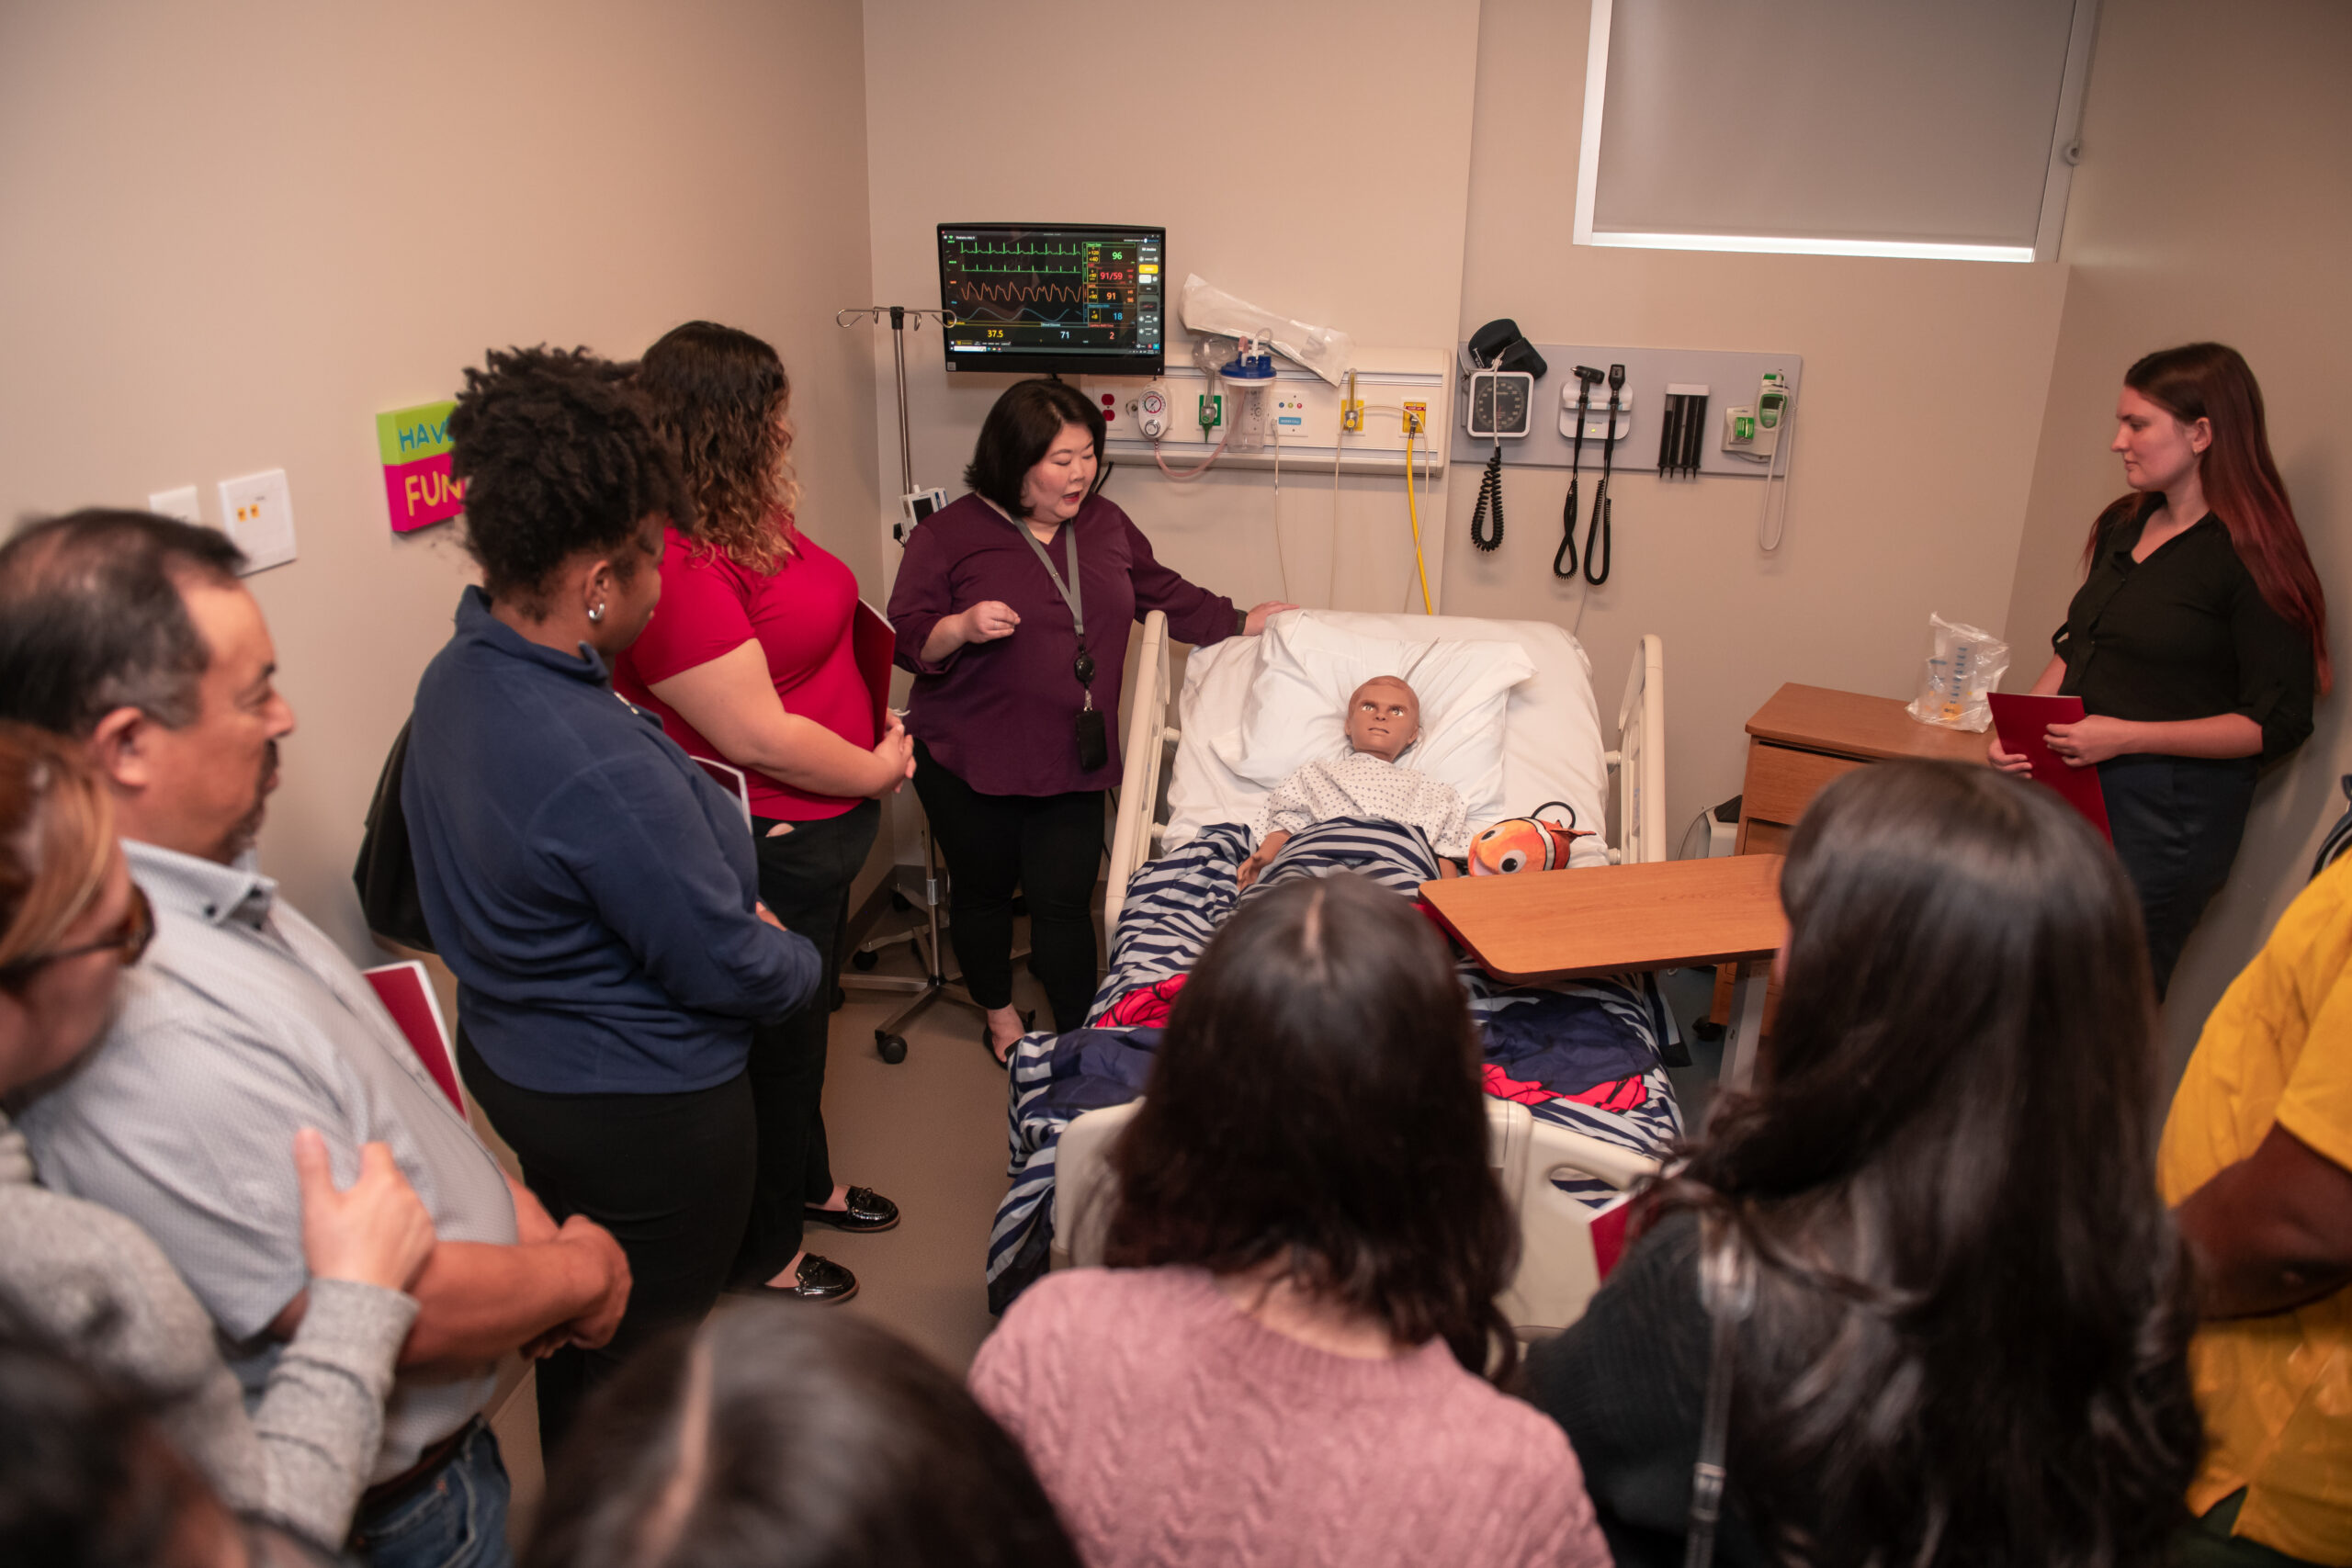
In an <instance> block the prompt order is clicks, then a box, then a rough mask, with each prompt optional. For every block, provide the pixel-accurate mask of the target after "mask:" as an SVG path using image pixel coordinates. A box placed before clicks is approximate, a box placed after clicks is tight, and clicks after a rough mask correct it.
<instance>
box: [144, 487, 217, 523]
mask: <svg viewBox="0 0 2352 1568" xmlns="http://www.w3.org/2000/svg"><path fill="white" fill-rule="evenodd" d="M147 510H148V511H150V512H152V513H154V514H155V515H156V516H158V517H175V518H177V519H179V521H181V522H183V523H199V524H200V523H202V522H203V521H204V514H203V513H200V512H198V510H197V505H196V487H195V486H194V485H182V486H180V487H179V489H177V490H159V491H155V492H154V493H153V495H150V496H149V497H148V498H147Z"/></svg>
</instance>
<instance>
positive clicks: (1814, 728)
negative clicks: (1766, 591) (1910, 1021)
mask: <svg viewBox="0 0 2352 1568" xmlns="http://www.w3.org/2000/svg"><path fill="white" fill-rule="evenodd" d="M1747 735H1748V740H1747V782H1746V783H1745V784H1743V785H1742V786H1741V789H1740V798H1739V839H1738V842H1737V846H1736V852H1738V853H1740V854H1744V855H1753V854H1770V855H1777V854H1782V853H1785V852H1787V849H1788V843H1789V833H1790V830H1791V829H1793V828H1794V827H1795V826H1796V821H1797V818H1800V817H1802V816H1804V808H1805V807H1807V806H1809V805H1811V804H1812V802H1813V797H1814V796H1815V795H1818V794H1819V793H1820V792H1821V786H1822V785H1824V784H1827V783H1828V782H1829V781H1830V780H1831V779H1834V778H1836V777H1837V776H1838V774H1840V773H1851V772H1853V771H1854V770H1855V769H1856V768H1866V767H1868V766H1870V765H1871V763H1872V762H1885V761H1895V760H1898V759H1902V758H1909V757H1918V758H1926V759H1928V760H1932V761H1948V762H1967V763H1972V764H1974V765H1976V766H1980V767H1989V766H1990V765H1991V764H1990V762H1988V761H1986V758H1985V739H1986V737H1985V735H1983V734H1981V733H1972V732H1971V731H1968V730H1965V729H1945V728H1942V727H1940V726H1939V725H1933V724H1921V723H1920V722H1919V721H1918V720H1917V719H1916V718H1913V717H1912V716H1911V715H1910V712H1909V710H1908V709H1907V708H1906V707H1905V705H1904V704H1903V702H1902V700H1901V699H1899V698H1896V697H1870V696H1864V695H1863V694H1860V693H1859V692H1837V691H1831V690H1830V689H1829V688H1827V687H1826V686H1799V685H1795V684H1790V685H1786V686H1782V687H1781V689H1780V690H1779V691H1777V692H1775V693H1773V694H1772V696H1771V700H1770V701H1769V702H1767V703H1766V704H1765V705H1763V706H1762V707H1760V708H1758V709H1757V710H1756V713H1755V716H1753V717H1751V718H1749V719H1748V721H1747ZM1737 967H1738V966H1737V965H1736V964H1724V966H1723V967H1722V968H1720V969H1718V970H1717V971H1716V973H1715V1005H1714V1010H1713V1012H1712V1013H1711V1014H1710V1015H1709V1016H1710V1017H1711V1018H1712V1019H1713V1021H1715V1022H1717V1023H1723V1022H1724V1021H1726V1020H1727V1019H1728V1018H1729V1016H1730V1006H1731V988H1732V980H1733V976H1734V974H1735V972H1736V969H1737ZM1769 1007H1770V1002H1769V1000H1768V1003H1767V1008H1768V1015H1769Z"/></svg>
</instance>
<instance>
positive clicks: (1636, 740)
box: [1103, 610, 1668, 951]
mask: <svg viewBox="0 0 2352 1568" xmlns="http://www.w3.org/2000/svg"><path fill="white" fill-rule="evenodd" d="M1299 614H1302V615H1308V616H1311V617H1313V618H1314V619H1315V620H1317V621H1318V622H1320V623H1321V624H1323V625H1326V626H1331V627H1333V628H1335V629H1337V630H1340V631H1341V632H1350V633H1355V634H1359V635H1362V636H1366V637H1393V638H1397V639H1399V640H1402V641H1408V642H1416V643H1428V642H1440V641H1448V642H1510V643H1516V644H1517V645H1518V646H1519V647H1520V649H1521V650H1522V651H1523V652H1524V653H1525V654H1526V656H1527V660H1528V662H1529V663H1531V664H1532V665H1533V666H1534V667H1535V673H1534V674H1533V675H1532V676H1531V677H1530V678H1529V679H1527V680H1526V681H1524V682H1521V683H1520V684H1519V685H1517V686H1515V687H1514V688H1512V690H1511V694H1510V702H1509V704H1508V705H1507V707H1506V709H1505V713H1504V750H1503V794H1504V798H1505V799H1506V801H1508V802H1509V804H1510V809H1511V810H1512V811H1515V812H1517V811H1529V810H1532V809H1534V808H1535V807H1538V806H1540V805H1542V804H1544V802H1547V801H1554V800H1560V801H1566V803H1567V804H1568V805H1569V806H1571V807H1574V808H1575V810H1576V813H1577V826H1579V827H1583V828H1589V829H1594V833H1595V836H1594V837H1593V838H1592V839H1589V840H1578V842H1577V851H1576V853H1575V855H1574V856H1573V857H1572V858H1571V860H1570V862H1569V863H1570V864H1571V865H1572V866H1573V865H1589V864H1595V863H1614V862H1619V861H1623V862H1625V863H1645V862H1654V861H1663V860H1665V859H1666V858H1667V856H1668V844H1667V841H1666V664H1665V645H1664V644H1663V643H1662V642H1661V641H1660V640H1659V638H1658V637H1657V636H1656V635H1655V634H1652V635H1647V636H1645V637H1642V639H1641V641H1640V644H1639V645H1638V647H1637V649H1636V650H1635V655H1634V661H1633V668H1632V669H1631V670H1630V671H1628V672H1627V674H1626V678H1625V691H1624V695H1623V697H1622V698H1621V699H1620V701H1619V703H1618V705H1617V730H1618V743H1617V745H1616V747H1615V748H1614V749H1613V750H1612V749H1610V748H1608V747H1607V746H1606V745H1605V744H1604V742H1603V739H1602V737H1601V733H1600V704H1599V703H1598V701H1597V700H1596V699H1595V697H1594V695H1593V690H1592V663H1591V660H1589V659H1587V658H1586V657H1585V652H1584V649H1583V648H1582V647H1581V646H1580V645H1579V644H1578V643H1577V640H1576V638H1575V637H1571V636H1569V635H1568V633H1567V632H1566V630H1565V629H1563V628H1562V627H1560V626H1555V625H1553V624H1552V623H1550V622H1548V621H1488V620H1474V619H1470V618H1467V617H1463V616H1454V615H1363V614H1353V613H1349V612H1342V611H1304V612H1299ZM1254 655H1255V649H1254V647H1253V639H1251V638H1247V637H1229V638H1227V640H1225V641H1224V642H1221V643H1216V644H1214V645H1212V646H1210V647H1208V648H1202V649H1193V652H1192V655H1191V657H1190V658H1189V659H1188V660H1186V661H1185V666H1184V684H1183V689H1182V693H1181V694H1178V693H1177V692H1175V691H1173V690H1171V682H1170V657H1169V638H1168V618H1167V616H1165V615H1161V614H1160V613H1159V611H1157V610H1155V611H1153V612H1152V613H1151V614H1150V615H1148V616H1146V617H1145V619H1144V630H1143V637H1142V639H1141V651H1140V654H1139V656H1138V658H1137V660H1136V672H1135V677H1134V680H1133V682H1131V685H1130V691H1131V694H1132V698H1131V703H1130V705H1129V708H1128V714H1127V725H1126V731H1125V747H1124V751H1125V756H1124V761H1125V773H1124V774H1123V776H1122V779H1121V783H1120V787H1119V796H1118V812H1117V818H1116V822H1115V826H1114V829H1113V830H1112V835H1111V872H1110V880H1109V882H1108V884H1107V886H1106V890H1105V894H1104V897H1103V943H1104V948H1105V951H1108V950H1109V947H1110V944H1111V939H1112V938H1113V937H1114V935H1115V934H1116V933H1117V931H1118V926H1119V909H1120V907H1121V905H1122V904H1123V903H1124V902H1125V897H1126V889H1127V884H1128V882H1129V880H1130V879H1131V878H1132V877H1133V876H1134V874H1135V872H1136V867H1137V866H1139V865H1141V864H1142V863H1144V862H1145V861H1147V860H1149V859H1151V858H1152V857H1153V856H1154V855H1156V854H1158V853H1159V852H1160V851H1161V850H1162V849H1163V848H1172V847H1174V846H1176V845H1178V844H1181V843H1183V842H1185V841H1187V840H1190V839H1191V838H1192V837H1193V835H1194V834H1196V833H1197V832H1199V830H1200V829H1202V828H1203V827H1204V826H1206V825H1207V824H1209V823H1212V822H1247V821H1249V820H1250V818H1252V817H1253V816H1255V815H1256V813H1257V809H1258V807H1259V804H1260V803H1261V801H1262V800H1263V799H1264V798H1265V795H1266V793H1267V792H1266V791H1265V789H1264V788H1262V787H1261V786H1259V785H1257V784H1252V783H1250V781H1249V780H1247V779H1245V778H1243V777H1241V776H1240V774H1238V773H1236V772H1235V771H1234V770H1233V769H1232V768H1231V767H1229V766H1228V765H1227V763H1226V761H1224V760H1223V758H1221V757H1220V756H1219V755H1218V753H1217V750H1216V747H1215V745H1214V744H1213V742H1214V740H1215V739H1216V736H1217V735H1218V734H1220V733H1222V732H1224V731H1226V730H1227V729H1230V728H1232V727H1233V726H1234V725H1236V724H1237V723H1238V720H1239V716H1240V710H1241V706H1242V704H1243V703H1244V701H1245V700H1246V699H1247V698H1248V695H1249V691H1250V677H1251V674H1252V673H1253V671H1254V668H1255V660H1254ZM1171 713H1173V714H1174V716H1175V718H1176V722H1173V723H1171V722H1170V715H1171ZM1170 749H1172V750H1173V751H1174V759H1173V762H1174V765H1173V768H1172V770H1171V769H1170V767H1169V755H1168V753H1169V751H1170ZM1611 773H1614V774H1615V775H1616V785H1617V788H1616V795H1617V806H1618V811H1617V822H1618V828H1617V832H1618V847H1616V848H1614V849H1611V848H1608V847H1606V844H1605V841H1604V840H1605V839H1606V831H1605V829H1606V824H1605V822H1604V820H1603V818H1604V815H1605V806H1606V801H1607V795H1608V781H1609V775H1610V774H1611ZM1163 776H1165V778H1166V784H1167V787H1166V790H1165V793H1164V795H1163V792H1162V788H1161V784H1162V780H1163Z"/></svg>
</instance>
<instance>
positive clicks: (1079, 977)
mask: <svg viewBox="0 0 2352 1568" xmlns="http://www.w3.org/2000/svg"><path fill="white" fill-rule="evenodd" d="M915 793H916V794H917V795H921V796H922V808H923V812H924V814H925V815H927V816H928V817H929V818H931V833H932V838H933V840H935V841H936V842H937V843H938V845H939V852H940V854H941V855H942V856H943V857H944V859H945V860H946V862H947V876H948V883H949V886H948V904H947V907H948V911H949V913H950V914H951V915H952V916H953V917H954V920H953V923H952V924H951V925H950V927H949V931H950V933H951V934H952V935H953V936H954V938H955V941H956V963H957V964H960V965H961V966H962V967H963V970H964V984H965V986H966V987H968V988H969V989H970V991H971V993H972V999H973V1000H974V1001H977V1002H978V1003H979V1004H980V1005H981V1006H982V1007H986V1008H1001V1007H1010V1006H1011V1005H1012V893H1013V889H1014V888H1016V887H1018V888H1019V889H1020V890H1021V891H1022V893H1023V895H1025V896H1026V897H1027V899H1028V903H1029V952H1030V958H1029V971H1030V973H1031V974H1033V975H1035V976H1037V979H1038V982H1039V983H1040V984H1042V985H1043V986H1044V987H1046V999H1047V1000H1048V1001H1049V1002H1051V1003H1052V1004H1053V1009H1054V1027H1055V1028H1056V1029H1063V1030H1068V1029H1076V1028H1079V1027H1080V1025H1082V1024H1084V1023H1085V1021H1086V1010H1087V1009H1088V1007H1090V1006H1091V1005H1092V1003H1093V1001H1094V985H1095V976H1094V913H1093V909H1092V908H1091V905H1092V903H1093V898H1094V874H1095V873H1096V871H1098V870H1099V869H1101V867H1102V864H1103V792H1102V791H1101V790H1099V789H1086V790H1075V791H1072V792H1071V793H1070V794H1068V795H982V794H981V793H980V792H979V791H978V790H976V789H974V788H973V787H972V786H971V785H970V784H966V783H965V782H964V781H963V780H962V779H960V778H957V777H956V775H955V774H954V773H949V772H948V771H947V770H946V769H945V768H944V767H941V766H940V765H939V764H938V763H937V762H935V761H933V760H932V756H931V752H930V750H928V749H927V748H926V747H925V746H924V745H923V743H922V741H920V740H918V741H916V742H915Z"/></svg>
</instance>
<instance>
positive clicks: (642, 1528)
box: [522, 1306, 1079, 1568]
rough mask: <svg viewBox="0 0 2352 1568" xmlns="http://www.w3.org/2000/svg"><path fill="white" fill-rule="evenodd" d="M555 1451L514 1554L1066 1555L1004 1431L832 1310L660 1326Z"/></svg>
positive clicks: (666, 1564) (1028, 1560) (1052, 1566)
mask: <svg viewBox="0 0 2352 1568" xmlns="http://www.w3.org/2000/svg"><path fill="white" fill-rule="evenodd" d="M553 1459H554V1462H553V1463H552V1464H551V1465H550V1466H549V1467H548V1490H547V1497H546V1500H545V1501H544V1502H543V1503H542V1504H541V1505H540V1506H539V1515H538V1525H537V1529H536V1531H535V1532H534V1533H533V1536H532V1539H531V1543H530V1545H529V1546H528V1547H526V1549H525V1551H524V1552H523V1559H522V1560H523V1562H524V1565H525V1568H792V1565H796V1564H806V1565H808V1568H1079V1558H1078V1553H1077V1552H1076V1551H1072V1550H1071V1548H1070V1543H1069V1537H1068V1536H1067V1535H1065V1534H1064V1533H1063V1532H1062V1528H1061V1524H1060V1522H1059V1521H1058V1520H1057V1519H1056V1518H1055V1517H1054V1510H1053V1505H1051V1504H1050V1503H1048V1502H1047V1501H1046V1495H1045V1493H1044V1492H1043V1491H1042V1490H1041V1489H1040V1488H1039V1487H1038V1485H1037V1478H1036V1476H1035V1475H1034V1474H1032V1473H1031V1472H1030V1470H1029V1467H1028V1465H1027V1464H1026V1463H1024V1462H1023V1460H1022V1458H1021V1450H1020V1449H1018V1448H1017V1447H1015V1446H1014V1444H1013V1442H1012V1439H1011V1438H1008V1437H1006V1436H1005V1435H1004V1432H1003V1431H1002V1429H1001V1428H1000V1427H998V1426H997V1424H996V1423H995V1422H993V1421H991V1420H989V1418H988V1416H987V1415H986V1414H984V1413H983V1412H982V1411H981V1410H980V1408H979V1407H978V1405H976V1404H973V1403H972V1399H971V1396H970V1395H969V1394H967V1393H965V1392H964V1391H963V1390H962V1389H961V1388H959V1387H957V1386H956V1381H955V1380H954V1379H953V1378H951V1377H949V1376H948V1375H947V1374H946V1373H945V1372H944V1371H941V1370H940V1369H939V1368H938V1367H937V1366H935V1365H933V1362H932V1361H931V1360H930V1359H928V1358H926V1357H925V1356H924V1355H923V1354H922V1352H921V1351H919V1350H917V1349H915V1348H913V1347H911V1346H910V1345H908V1344H907V1343H905V1342H904V1341H903V1340H900V1339H899V1338H896V1337H893V1336H892V1335H890V1334H889V1333H888V1332H887V1331H885V1330H883V1329H881V1328H878V1327H876V1326H875V1325H872V1324H869V1323H864V1322H861V1321H859V1320H857V1319H855V1318H853V1317H848V1316H845V1315H842V1314H835V1313H822V1314H819V1313H809V1312H805V1311H797V1310H793V1309H790V1308H786V1307H779V1306H747V1307H744V1308H741V1310H738V1311H733V1312H729V1313H724V1314H719V1315H718V1316H717V1317H715V1318H713V1319H712V1320H711V1321H710V1322H709V1323H708V1324H707V1325H704V1326H703V1327H702V1328H701V1329H700V1330H699V1331H698V1332H694V1333H687V1332H684V1331H681V1332H678V1333H675V1334H673V1335H671V1336H670V1337H667V1338H664V1339H662V1341H660V1342H659V1343H657V1344H655V1345H652V1346H650V1347H649V1348H647V1349H646V1352H645V1354H644V1355H642V1356H640V1357H639V1358H638V1359H637V1360H635V1361H634V1362H632V1363H631V1364H630V1365H629V1366H628V1368H627V1369H626V1370H624V1371H622V1372H621V1374H620V1375H619V1376H618V1377H617V1378H616V1379H614V1380H613V1382H611V1384H610V1385H608V1386H607V1387H605V1389H603V1390H602V1391H600V1392H599V1393H598V1394H597V1397H596V1399H595V1401H594V1404H591V1405H590V1406H589V1409H588V1412H587V1418H586V1419H585V1420H583V1421H582V1423H581V1426H580V1431H579V1435H578V1436H577V1437H575V1438H573V1439H572V1441H571V1443H570V1445H569V1446H567V1447H566V1448H564V1449H563V1450H561V1451H560V1452H558V1453H556V1454H555V1455H554V1456H553Z"/></svg>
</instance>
